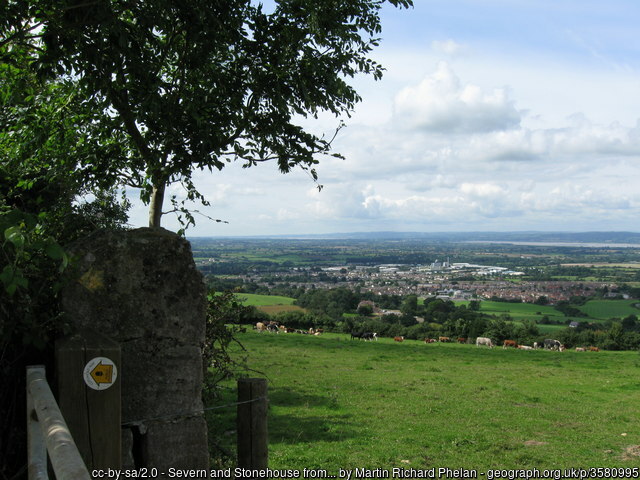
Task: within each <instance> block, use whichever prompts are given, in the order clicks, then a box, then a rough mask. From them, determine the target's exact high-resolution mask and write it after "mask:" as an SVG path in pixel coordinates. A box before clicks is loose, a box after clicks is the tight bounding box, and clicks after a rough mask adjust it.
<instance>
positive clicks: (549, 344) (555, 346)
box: [544, 338, 564, 350]
mask: <svg viewBox="0 0 640 480" xmlns="http://www.w3.org/2000/svg"><path fill="white" fill-rule="evenodd" d="M544 349H545V350H564V347H563V345H562V344H561V343H560V341H559V340H552V339H551V338H545V339H544Z"/></svg>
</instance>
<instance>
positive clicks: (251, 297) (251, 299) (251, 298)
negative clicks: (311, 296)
mask: <svg viewBox="0 0 640 480" xmlns="http://www.w3.org/2000/svg"><path fill="white" fill-rule="evenodd" d="M236 296H237V297H238V298H240V299H242V300H243V302H242V303H243V304H244V305H250V306H254V307H259V306H266V305H293V302H294V301H295V299H294V298H289V297H279V296H277V295H255V294H253V293H237V294H236Z"/></svg>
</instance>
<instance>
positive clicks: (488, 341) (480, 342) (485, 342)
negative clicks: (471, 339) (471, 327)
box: [476, 337, 493, 348]
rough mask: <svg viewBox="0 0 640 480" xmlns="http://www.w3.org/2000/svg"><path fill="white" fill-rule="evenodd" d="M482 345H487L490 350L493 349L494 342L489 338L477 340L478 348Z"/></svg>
mask: <svg viewBox="0 0 640 480" xmlns="http://www.w3.org/2000/svg"><path fill="white" fill-rule="evenodd" d="M480 345H486V346H487V347H489V348H493V342H492V341H491V339H490V338H487V337H478V338H476V347H479V346H480Z"/></svg>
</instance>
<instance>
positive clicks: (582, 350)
mask: <svg viewBox="0 0 640 480" xmlns="http://www.w3.org/2000/svg"><path fill="white" fill-rule="evenodd" d="M586 351H587V349H586V348H584V347H576V352H586Z"/></svg>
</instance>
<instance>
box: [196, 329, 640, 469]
mask: <svg viewBox="0 0 640 480" xmlns="http://www.w3.org/2000/svg"><path fill="white" fill-rule="evenodd" d="M239 340H240V342H241V343H242V345H243V346H244V348H246V352H245V351H241V350H240V348H239V347H238V349H237V351H236V352H235V353H234V355H237V356H238V358H239V357H241V356H245V355H246V356H247V359H248V363H249V366H250V367H251V368H253V369H255V370H256V371H258V372H260V373H256V372H255V371H254V372H250V376H265V377H266V378H267V379H268V381H269V404H270V408H269V418H268V422H269V466H270V468H274V469H285V468H293V469H302V468H305V467H306V468H313V469H326V470H328V472H329V473H330V474H336V473H337V469H338V468H344V469H354V468H377V467H381V468H388V469H390V468H392V467H404V468H417V469H424V468H432V467H449V468H461V467H463V468H468V469H478V470H479V471H486V470H487V469H489V468H492V469H495V468H504V469H510V468H538V469H550V468H577V467H614V466H616V467H638V466H640V457H638V456H637V455H638V452H639V451H640V446H639V445H640V402H639V401H638V399H639V398H640V376H639V374H640V356H639V355H638V353H637V352H598V353H594V352H587V353H577V352H574V351H567V352H562V353H560V352H551V351H540V350H538V351H521V350H515V349H507V350H503V349H502V348H494V349H487V348H477V347H475V346H474V345H458V344H429V345H427V344H425V343H423V342H417V341H405V342H402V343H395V342H393V341H392V340H391V339H380V341H378V342H365V341H359V340H350V339H349V338H348V337H347V336H346V335H339V334H324V335H322V336H319V337H314V336H306V335H297V334H279V335H276V334H267V333H261V334H260V333H256V332H253V331H247V333H245V334H241V335H239ZM232 388H233V384H231V383H230V384H229V385H227V389H223V391H224V392H225V394H224V395H223V397H222V398H220V399H219V400H218V402H221V403H230V402H233V399H234V392H233V390H232ZM209 421H210V431H215V432H220V434H221V435H220V436H221V437H222V438H223V439H225V440H224V441H226V442H227V444H226V445H224V446H225V447H226V448H227V449H229V450H233V448H234V447H233V442H234V436H233V431H234V428H235V427H234V423H233V421H234V420H233V411H229V409H220V410H212V411H211V412H209Z"/></svg>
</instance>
